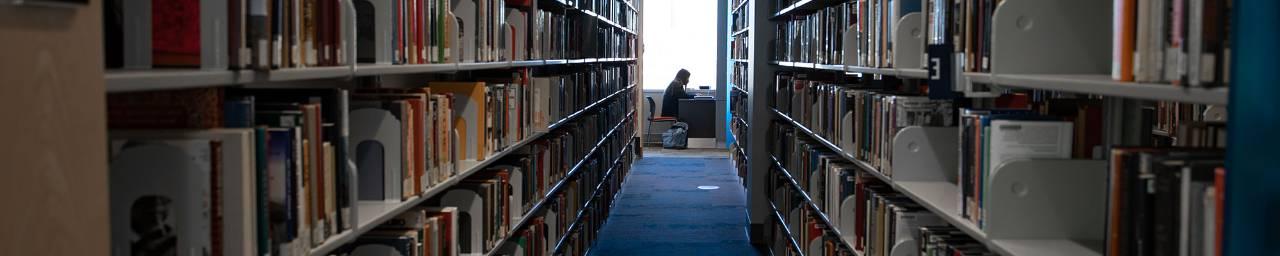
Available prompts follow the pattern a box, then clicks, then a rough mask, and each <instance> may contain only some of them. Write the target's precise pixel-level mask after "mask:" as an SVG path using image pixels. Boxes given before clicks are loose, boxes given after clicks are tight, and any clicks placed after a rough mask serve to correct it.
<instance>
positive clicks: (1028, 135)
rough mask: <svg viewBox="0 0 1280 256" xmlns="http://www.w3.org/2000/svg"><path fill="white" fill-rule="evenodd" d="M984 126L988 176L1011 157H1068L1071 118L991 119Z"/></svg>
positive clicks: (992, 174) (994, 173)
mask: <svg viewBox="0 0 1280 256" xmlns="http://www.w3.org/2000/svg"><path fill="white" fill-rule="evenodd" d="M988 129H990V133H989V134H988V135H989V136H986V137H987V138H986V139H988V140H989V142H988V145H990V147H988V150H989V151H988V153H987V158H988V160H987V161H988V163H990V164H988V165H987V168H990V169H988V170H987V171H986V173H988V175H989V176H988V177H987V179H988V180H990V179H991V178H993V177H996V175H997V172H998V171H999V170H1000V167H1001V165H1003V164H1004V163H1008V162H1011V161H1013V160H1018V159H1067V158H1070V157H1071V137H1072V131H1073V130H1072V123H1071V122H1065V121H1025V120H992V121H991V125H990V126H989V127H988Z"/></svg>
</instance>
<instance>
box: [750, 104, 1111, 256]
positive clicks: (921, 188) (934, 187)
mask: <svg viewBox="0 0 1280 256" xmlns="http://www.w3.org/2000/svg"><path fill="white" fill-rule="evenodd" d="M773 112H774V114H776V115H777V116H778V118H779V119H782V120H785V121H788V122H790V123H791V125H792V126H795V127H796V129H797V130H800V131H801V132H803V133H805V134H807V135H808V136H809V137H811V138H813V139H814V140H817V141H818V142H819V143H820V144H822V145H824V146H826V147H827V148H828V149H829V150H831V151H833V152H836V154H838V155H840V156H841V157H844V158H845V160H847V161H849V162H852V163H854V165H857V166H858V167H859V168H862V169H863V171H865V172H867V173H870V174H872V176H875V177H876V178H877V179H880V180H881V181H883V182H884V183H885V184H889V185H890V186H891V187H892V188H893V189H894V190H895V191H898V192H900V193H902V194H904V195H906V196H907V197H909V198H911V199H912V200H913V201H915V202H916V203H918V204H920V205H922V206H924V207H925V208H926V209H928V210H929V211H931V212H933V213H934V214H936V215H938V216H939V217H941V218H943V219H944V220H946V221H947V222H948V223H951V225H952V226H955V227H957V228H959V229H960V230H961V231H964V232H965V233H966V234H968V235H969V236H971V237H973V239H975V240H978V241H980V242H982V243H983V244H984V245H986V246H987V247H988V248H989V249H991V250H992V251H994V252H996V253H999V254H1000V255H1013V256H1022V255H1036V256H1039V255H1054V256H1057V255H1061V256H1068V255H1079V256H1102V255H1103V254H1102V253H1101V252H1102V245H1101V244H1099V243H1097V242H1094V241H1074V240H1067V239H1040V240H1034V239H1017V240H1007V239H991V238H989V237H987V235H986V233H985V232H983V230H982V229H981V228H979V227H978V226H977V225H975V224H974V223H973V222H971V221H969V220H968V219H965V218H963V217H961V216H960V209H958V207H959V203H958V202H956V201H957V200H959V198H958V197H956V195H958V194H960V188H959V186H957V185H956V184H954V183H948V182H917V181H894V180H893V179H891V178H890V177H888V176H885V175H884V174H883V173H881V172H880V171H879V170H877V169H875V168H874V167H872V166H871V165H869V164H867V163H866V162H864V161H861V160H858V159H856V158H853V157H852V155H850V154H848V153H847V152H844V151H843V150H841V149H840V147H837V146H836V145H835V144H832V143H831V142H830V141H828V140H827V139H826V138H823V137H822V136H820V135H818V134H815V133H813V131H811V130H809V128H807V127H805V126H804V125H803V124H800V123H799V122H796V121H795V120H794V119H791V117H789V116H787V115H786V114H785V113H782V112H780V111H778V110H776V109H775V110H773ZM775 164H777V163H776V159H775ZM779 167H780V168H781V167H782V166H780V165H779ZM784 174H785V173H784ZM801 192H803V191H801ZM806 196H807V195H806ZM806 199H808V198H806ZM820 214H821V213H820ZM824 217H825V215H824Z"/></svg>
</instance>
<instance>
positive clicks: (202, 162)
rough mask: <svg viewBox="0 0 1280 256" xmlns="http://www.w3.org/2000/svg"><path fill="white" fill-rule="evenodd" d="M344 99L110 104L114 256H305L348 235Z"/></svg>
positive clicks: (172, 96)
mask: <svg viewBox="0 0 1280 256" xmlns="http://www.w3.org/2000/svg"><path fill="white" fill-rule="evenodd" d="M348 93H349V92H348V91H346V90H341V89H287V90H286V89H223V88H203V89H188V90H179V91H165V92H143V93H129V94H110V95H108V100H107V102H108V106H107V113H108V127H109V128H110V130H109V131H108V135H109V137H110V139H111V145H112V147H111V148H110V150H109V152H110V163H109V166H110V167H109V168H110V178H109V182H110V184H111V188H112V189H111V191H110V193H111V198H112V200H111V202H113V203H112V204H111V207H110V209H111V210H110V212H111V220H112V222H111V223H112V227H114V228H113V229H112V236H111V237H112V238H111V239H112V250H113V251H114V252H117V253H118V254H133V253H152V252H165V251H170V252H173V251H177V252H204V253H206V254H213V255H221V254H234V255H243V254H265V253H275V254H279V255H302V254H306V253H307V252H308V250H309V249H310V248H312V247H313V246H315V245H318V244H320V243H322V242H323V241H324V240H325V239H326V238H327V237H329V236H332V235H334V234H337V233H340V232H343V231H344V230H349V229H351V228H352V227H353V226H354V225H355V221H356V218H355V215H354V213H355V209H353V208H354V207H355V202H356V198H355V197H356V195H355V194H354V193H351V192H352V191H351V188H352V187H351V186H354V185H355V184H354V182H356V181H355V180H353V178H354V175H355V173H354V172H356V169H355V166H354V161H352V160H353V159H357V157H355V156H353V154H352V152H353V151H351V145H352V144H351V140H350V137H349V136H348V135H347V133H346V132H345V131H348V130H349V126H348V125H349V124H350V122H349V118H348V116H347V114H348V113H347V109H346V106H347V105H348V104H349V98H348V97H349V96H348ZM406 142H407V141H406ZM399 143H400V142H397V145H398V144H399ZM396 171H397V172H399V171H400V170H396ZM148 216H150V217H148ZM175 231H176V232H175ZM174 241H178V242H176V243H175V242H174Z"/></svg>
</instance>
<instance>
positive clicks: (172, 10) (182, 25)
mask: <svg viewBox="0 0 1280 256" xmlns="http://www.w3.org/2000/svg"><path fill="white" fill-rule="evenodd" d="M151 62H152V65H155V66H158V67H162V66H168V67H198V66H200V1H198V0H152V1H151Z"/></svg>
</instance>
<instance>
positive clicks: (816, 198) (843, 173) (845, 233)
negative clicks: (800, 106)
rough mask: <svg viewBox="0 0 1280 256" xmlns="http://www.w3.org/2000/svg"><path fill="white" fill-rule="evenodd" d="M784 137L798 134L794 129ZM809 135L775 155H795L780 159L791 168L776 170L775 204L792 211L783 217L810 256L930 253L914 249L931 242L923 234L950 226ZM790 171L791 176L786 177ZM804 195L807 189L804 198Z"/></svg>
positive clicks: (877, 255)
mask: <svg viewBox="0 0 1280 256" xmlns="http://www.w3.org/2000/svg"><path fill="white" fill-rule="evenodd" d="M785 129H791V128H784V130H785ZM780 133H781V134H780V135H784V136H794V131H781V132H780ZM803 137H804V136H799V137H788V138H785V139H786V140H788V142H783V143H786V144H790V145H788V146H787V147H790V148H793V150H791V151H788V152H775V153H782V154H789V155H783V157H781V158H780V161H782V162H781V163H780V164H781V165H783V166H785V169H776V168H775V171H776V172H779V173H777V174H778V175H777V179H775V183H774V184H772V185H771V186H770V188H771V189H773V194H772V195H771V196H772V199H771V200H772V201H773V202H774V205H775V206H779V207H782V208H779V210H780V211H783V210H784V209H785V211H789V212H784V213H782V215H784V216H785V217H784V220H785V221H787V226H789V227H801V229H800V230H797V229H791V230H792V234H793V235H796V236H799V237H798V238H800V239H797V241H798V242H800V243H801V246H802V248H804V250H806V255H853V254H850V253H847V251H850V250H851V251H854V252H857V254H856V255H876V256H888V255H904V254H906V255H910V254H916V255H926V254H924V253H925V252H926V251H927V250H926V249H925V248H924V247H923V246H919V247H913V246H914V245H924V244H926V241H928V240H927V239H924V238H923V236H922V235H923V234H925V232H924V231H923V230H928V229H940V228H943V227H947V226H948V225H949V224H948V223H947V222H946V221H945V220H943V219H942V218H940V217H938V216H937V215H935V214H934V213H932V212H930V211H928V210H927V209H925V208H923V207H922V206H920V205H919V204H917V203H915V202H914V201H912V200H911V199H910V198H908V197H906V196H905V195H902V194H900V193H898V192H896V191H893V190H892V188H891V187H890V186H888V185H886V184H885V183H883V182H882V181H880V180H878V179H876V178H875V177H874V176H871V175H870V174H869V173H867V172H866V171H864V170H860V169H858V168H857V167H855V166H854V165H853V164H851V163H848V162H844V161H843V160H842V158H840V157H838V156H835V155H834V153H833V152H830V151H828V150H826V149H825V148H823V146H822V145H820V144H817V143H816V142H813V141H811V140H808V139H807V138H803ZM784 171H785V172H787V174H786V175H782V173H781V172H784ZM788 176H789V177H791V178H793V179H794V181H795V182H796V183H797V185H799V189H801V190H797V189H796V188H794V187H792V186H791V184H789V183H791V182H792V181H791V180H788V179H787V177H788ZM799 191H803V195H802V194H801V193H798V192H799ZM806 195H807V197H806ZM806 198H808V199H809V200H812V203H813V205H814V206H816V207H817V209H812V208H813V206H810V205H808V204H809V203H810V202H808V201H805V200H806ZM815 215H821V216H822V217H825V218H826V219H827V221H829V223H831V225H834V227H828V226H826V224H825V223H826V222H822V221H819V220H817V219H816V218H814V217H812V216H815ZM828 230H838V231H839V234H840V237H832V236H834V234H835V232H829V231H828ZM819 234H826V235H819ZM819 236H825V237H831V238H830V239H824V240H822V241H821V242H822V243H824V244H818V242H820V241H817V240H815V239H817V237H819ZM903 245H909V246H903ZM978 248H983V250H985V249H984V247H978ZM897 250H905V251H906V253H904V252H898V251H897ZM965 255H968V254H965Z"/></svg>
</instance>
